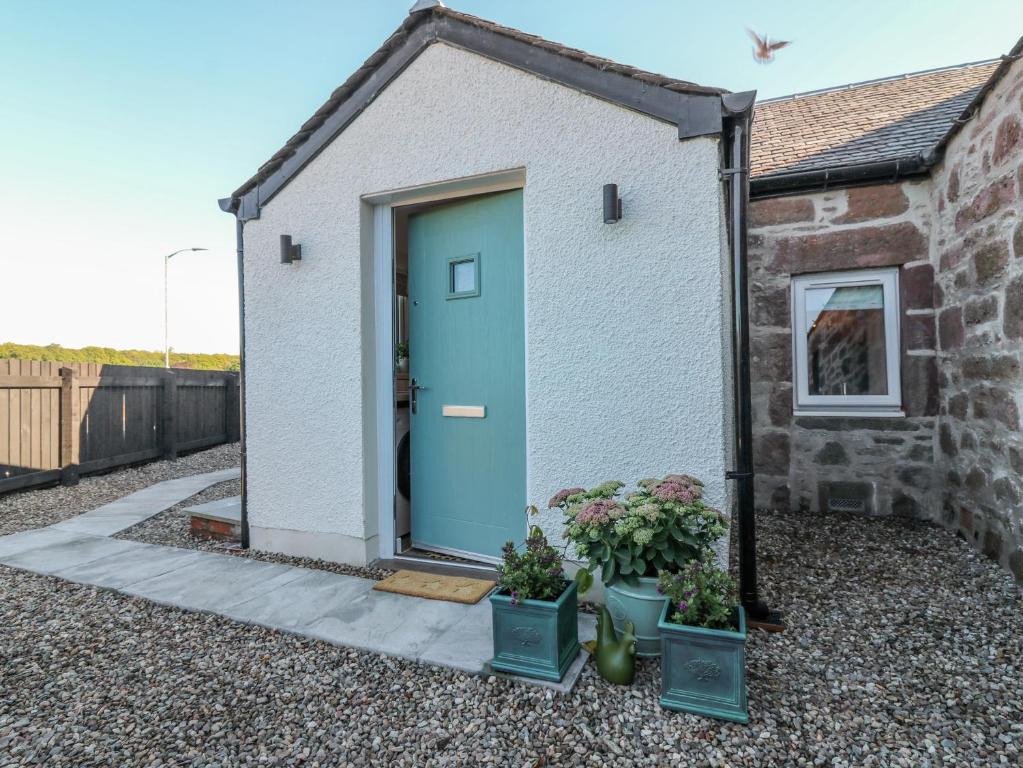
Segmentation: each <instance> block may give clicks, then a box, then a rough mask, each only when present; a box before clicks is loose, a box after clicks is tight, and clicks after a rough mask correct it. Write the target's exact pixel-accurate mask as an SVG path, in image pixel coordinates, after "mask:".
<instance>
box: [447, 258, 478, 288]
mask: <svg viewBox="0 0 1023 768" xmlns="http://www.w3.org/2000/svg"><path fill="white" fill-rule="evenodd" d="M475 290H476V262H475V261H456V262H455V263H454V264H452V265H451V292H452V293H469V292H470V291H475Z"/></svg>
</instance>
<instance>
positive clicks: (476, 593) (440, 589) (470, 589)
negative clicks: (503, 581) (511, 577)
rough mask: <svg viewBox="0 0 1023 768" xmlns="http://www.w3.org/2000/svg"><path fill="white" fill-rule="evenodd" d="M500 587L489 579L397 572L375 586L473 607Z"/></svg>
mask: <svg viewBox="0 0 1023 768" xmlns="http://www.w3.org/2000/svg"><path fill="white" fill-rule="evenodd" d="M495 586H497V582H496V581H490V580H488V579H468V578H466V577H465V576H436V575H434V574H432V573H419V572H418V571H398V572H397V573H393V574H391V575H390V576H388V577H387V578H386V579H384V580H383V581H378V582H377V583H376V584H374V585H373V589H378V590H380V591H381V592H395V593H397V594H399V595H411V596H412V597H425V598H429V599H430V600H448V601H450V602H452V603H465V604H466V605H473V604H474V603H478V602H479V601H480V600H482V599H483V598H484V597H485V596H486V594H487V593H488V592H490V590H492V589H493V588H494V587H495Z"/></svg>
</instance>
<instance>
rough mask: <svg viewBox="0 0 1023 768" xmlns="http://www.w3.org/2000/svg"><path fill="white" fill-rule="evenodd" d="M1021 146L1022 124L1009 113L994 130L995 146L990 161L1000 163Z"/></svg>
mask: <svg viewBox="0 0 1023 768" xmlns="http://www.w3.org/2000/svg"><path fill="white" fill-rule="evenodd" d="M1021 148H1023V126H1021V125H1020V122H1019V120H1018V119H1017V118H1016V117H1015V116H1014V115H1009V116H1008V117H1006V118H1005V119H1004V120H1002V122H1001V123H999V124H998V128H997V129H996V131H995V146H994V150H993V151H992V154H991V162H992V163H994V164H995V165H1001V164H1002V163H1003V162H1005V160H1007V159H1008V158H1010V157H1012V156H1013V155H1015V154H1017V153H1019V151H1020V149H1021Z"/></svg>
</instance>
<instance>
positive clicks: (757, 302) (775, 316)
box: [750, 282, 792, 329]
mask: <svg viewBox="0 0 1023 768" xmlns="http://www.w3.org/2000/svg"><path fill="white" fill-rule="evenodd" d="M790 295H791V289H790V287H789V285H788V283H784V284H782V285H776V284H775V285H771V284H764V283H762V282H754V283H752V284H751V285H750V309H751V312H750V316H751V317H750V319H751V322H752V324H753V326H754V327H756V328H765V327H775V328H785V329H788V328H789V327H790V326H791V324H792V312H791V310H790V309H789V298H790Z"/></svg>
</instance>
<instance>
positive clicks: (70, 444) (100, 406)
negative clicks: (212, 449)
mask: <svg viewBox="0 0 1023 768" xmlns="http://www.w3.org/2000/svg"><path fill="white" fill-rule="evenodd" d="M239 415H240V414H239V404H238V375H237V374H234V373H227V372H224V371H191V370H179V369H171V370H164V369H162V368H145V367H141V366H129V365H98V364H95V363H73V364H62V363H51V362H39V361H35V360H0V493H3V492H5V491H13V490H16V489H19V488H28V487H31V486H35V485H44V484H47V483H53V482H55V481H58V480H59V481H62V482H64V483H69V484H70V483H74V482H76V481H77V479H78V475H79V474H86V473H89V472H101V471H103V470H108V469H111V468H113V467H118V466H123V465H126V464H135V463H137V462H142V461H147V460H151V459H157V458H174V457H175V456H177V454H178V453H181V452H185V451H194V450H198V449H200V448H207V447H209V446H213V445H219V444H221V443H228V442H234V441H237V440H238V435H239Z"/></svg>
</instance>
